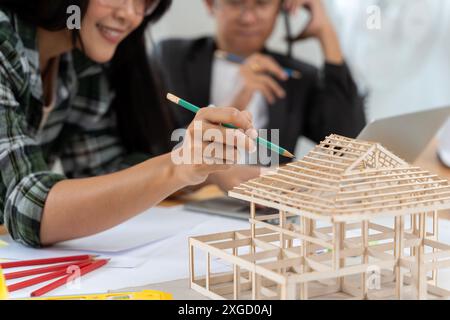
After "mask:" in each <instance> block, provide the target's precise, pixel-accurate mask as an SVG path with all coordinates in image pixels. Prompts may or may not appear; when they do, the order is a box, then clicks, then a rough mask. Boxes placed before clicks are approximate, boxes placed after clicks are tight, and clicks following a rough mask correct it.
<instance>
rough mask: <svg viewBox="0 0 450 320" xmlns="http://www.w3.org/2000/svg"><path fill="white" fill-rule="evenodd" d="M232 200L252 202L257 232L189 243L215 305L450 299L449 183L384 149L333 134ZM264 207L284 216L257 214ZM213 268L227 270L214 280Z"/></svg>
mask: <svg viewBox="0 0 450 320" xmlns="http://www.w3.org/2000/svg"><path fill="white" fill-rule="evenodd" d="M229 195H230V196H231V197H234V198H237V199H241V200H245V201H248V202H249V203H250V219H249V222H250V228H249V229H248V230H240V231H231V232H225V233H219V234H211V235H206V236H198V237H192V238H190V239H189V249H190V285H191V288H192V289H194V290H196V291H198V292H200V293H202V294H204V295H206V296H208V297H210V298H213V299H313V298H315V299H328V298H339V299H341V298H344V299H346V298H349V299H390V298H396V299H408V298H413V299H428V298H448V297H450V291H448V290H446V289H444V288H440V287H438V286H437V271H438V269H441V268H446V267H450V245H448V244H444V243H441V242H439V240H438V222H439V219H438V211H440V210H446V209H450V185H449V183H448V181H446V180H443V179H440V178H439V177H438V176H436V175H435V174H432V173H430V172H428V171H426V170H422V169H421V168H418V167H415V166H412V165H410V164H408V163H406V162H405V161H404V160H402V159H400V158H399V157H397V156H396V155H394V154H393V153H392V152H390V151H388V150H386V149H385V148H384V147H383V146H381V145H380V144H377V143H372V142H365V141H359V140H354V139H349V138H345V137H342V136H338V135H331V136H329V137H327V138H325V139H324V141H323V142H321V143H320V144H319V145H317V146H316V147H315V148H314V149H313V150H312V151H311V152H310V153H309V154H308V155H307V156H305V157H304V158H303V159H302V160H300V161H297V162H295V163H291V164H288V165H287V166H284V167H281V168H279V169H277V171H276V173H273V174H268V175H264V176H261V177H259V178H257V179H254V180H250V181H248V182H246V183H244V184H242V185H240V186H239V187H237V188H235V189H234V190H232V191H231V192H230V193H229ZM256 205H263V206H266V207H270V208H274V209H276V210H277V211H276V212H278V213H277V214H274V215H267V216H256V215H255V206H256ZM274 219H275V220H276V221H277V223H276V224H274V223H273V221H274ZM378 220H383V223H379V222H377V221H378ZM200 253H201V254H203V255H205V266H206V274H205V275H201V276H200V275H197V274H196V269H197V267H198V266H196V265H195V263H194V261H195V259H194V258H195V257H196V256H197V254H200ZM212 261H214V262H216V261H219V262H221V263H223V264H224V265H225V266H226V269H227V271H226V272H220V273H213V272H212V271H211V263H212Z"/></svg>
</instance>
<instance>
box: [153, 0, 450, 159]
mask: <svg viewBox="0 0 450 320" xmlns="http://www.w3.org/2000/svg"><path fill="white" fill-rule="evenodd" d="M323 2H324V4H325V5H326V7H327V9H328V14H329V16H330V17H331V18H332V20H333V22H334V25H335V27H336V30H337V32H338V34H339V37H340V40H341V45H342V47H343V51H344V54H345V56H346V60H347V63H348V64H349V66H350V68H351V70H352V72H353V74H354V76H355V78H356V80H357V84H358V87H359V89H360V92H361V93H362V94H364V95H366V96H367V98H366V99H367V101H366V112H367V116H368V120H369V121H370V120H374V119H379V118H383V117H387V116H392V115H396V114H401V113H406V112H412V111H417V110H423V109H429V108H434V107H439V106H444V105H448V104H450V86H449V83H450V59H449V58H450V32H449V31H450V1H448V0H323ZM373 6H376V7H373ZM377 8H379V13H380V21H379V22H380V24H379V26H378V27H379V28H378V27H375V28H374V27H373V26H372V25H371V26H372V27H370V28H369V27H368V22H369V24H370V21H372V20H371V19H373V18H374V17H375V16H376V15H377V12H376V10H377ZM307 19H308V17H307V15H306V13H305V12H301V13H299V14H298V15H297V16H293V17H291V22H292V25H293V30H295V31H299V30H301V28H302V27H303V26H304V24H305V22H306V21H307ZM284 30H285V29H284V24H283V19H282V18H281V16H280V19H279V21H278V26H277V29H276V32H275V33H274V35H273V36H272V39H271V41H270V48H271V49H274V50H276V51H279V52H286V48H287V46H286V43H285V42H284V40H283V39H284V36H285V31H284ZM213 31H214V24H213V20H212V19H211V17H210V15H209V13H208V12H207V10H206V7H205V5H204V3H203V0H188V1H187V0H173V7H172V9H171V10H170V12H169V14H168V15H167V16H166V17H165V18H164V19H163V20H162V21H160V22H159V23H158V24H157V25H156V26H155V27H154V28H153V29H152V30H151V36H152V37H153V39H154V40H155V41H159V40H161V39H164V38H167V37H194V36H199V35H205V34H211V33H212V32H213ZM149 36H150V35H149ZM293 52H294V56H295V57H296V58H299V59H302V60H305V61H307V62H309V63H312V64H314V65H316V66H318V67H320V66H321V64H322V63H323V57H322V53H321V50H320V47H319V44H318V43H317V41H316V40H306V41H304V42H300V43H298V44H295V46H294V51H293ZM302 149H303V151H305V149H307V148H302Z"/></svg>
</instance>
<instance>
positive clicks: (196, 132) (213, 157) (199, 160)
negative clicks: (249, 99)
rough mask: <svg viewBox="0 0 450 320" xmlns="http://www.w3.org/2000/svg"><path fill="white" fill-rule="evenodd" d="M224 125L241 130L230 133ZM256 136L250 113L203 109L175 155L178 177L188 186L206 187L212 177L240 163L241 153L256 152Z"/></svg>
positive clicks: (231, 130)
mask: <svg viewBox="0 0 450 320" xmlns="http://www.w3.org/2000/svg"><path fill="white" fill-rule="evenodd" d="M221 123H224V124H225V123H226V124H231V125H234V126H235V127H237V128H240V129H229V128H225V127H223V126H221V125H220V124H221ZM256 137H257V132H256V130H255V129H254V128H253V125H252V118H251V115H250V113H249V112H247V111H238V110H236V109H235V108H225V107H208V108H202V109H201V110H200V111H199V112H198V113H197V115H196V116H195V118H194V120H193V121H192V123H191V124H190V125H189V127H188V129H187V131H186V135H185V137H184V141H183V145H182V147H181V148H179V149H175V150H174V151H172V154H171V158H172V162H173V163H174V164H175V171H176V172H175V175H176V176H178V177H179V178H180V179H181V180H182V181H184V183H185V185H186V186H188V185H196V184H200V183H203V182H204V181H205V180H206V178H207V177H208V175H209V174H211V173H214V172H218V171H223V170H227V169H229V168H230V166H231V165H232V164H235V163H236V162H237V160H238V156H239V150H242V151H243V150H245V151H247V152H254V151H256V144H255V141H253V139H256Z"/></svg>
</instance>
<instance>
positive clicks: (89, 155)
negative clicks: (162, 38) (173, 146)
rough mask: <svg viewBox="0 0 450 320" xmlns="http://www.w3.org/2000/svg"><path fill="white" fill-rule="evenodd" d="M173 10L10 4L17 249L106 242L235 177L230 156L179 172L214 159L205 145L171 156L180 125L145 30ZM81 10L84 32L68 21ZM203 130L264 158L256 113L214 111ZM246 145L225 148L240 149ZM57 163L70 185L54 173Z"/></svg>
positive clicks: (9, 144) (1, 73) (6, 27)
mask: <svg viewBox="0 0 450 320" xmlns="http://www.w3.org/2000/svg"><path fill="white" fill-rule="evenodd" d="M170 2H171V1H170V0H160V1H158V0H77V1H76V0H33V1H30V0H0V168H1V176H0V224H4V225H5V226H6V227H7V229H8V230H9V232H10V234H11V236H12V237H13V238H14V239H15V240H17V241H20V242H22V243H24V244H26V245H28V246H32V247H42V246H47V245H51V244H54V243H57V242H60V241H65V240H70V239H74V238H79V237H84V236H89V235H92V234H95V233H98V232H101V231H104V230H106V229H109V228H111V227H113V226H115V225H117V224H120V223H122V222H124V221H126V220H127V219H130V218H131V217H133V216H134V215H136V214H138V213H139V212H142V211H144V210H145V209H147V208H149V207H151V206H153V205H156V204H157V203H159V202H160V201H161V200H163V199H164V198H166V197H167V196H169V195H171V194H172V193H174V192H175V191H177V190H180V189H182V188H185V187H187V186H191V185H196V184H199V183H202V182H204V181H205V180H206V179H207V178H208V176H209V175H210V174H211V173H213V172H216V171H221V170H225V169H227V168H229V165H227V164H222V163H224V162H223V160H224V156H219V159H218V160H219V162H218V163H215V164H209V165H208V164H206V163H205V161H202V162H201V164H196V165H189V164H181V165H175V163H174V162H173V161H172V157H171V155H173V153H174V152H177V154H178V153H180V152H181V154H183V155H187V154H190V155H192V156H194V155H197V156H198V155H199V156H200V157H201V158H202V159H203V153H198V152H199V150H198V149H197V148H196V147H197V146H198V144H200V146H202V145H205V144H206V143H207V142H206V141H203V137H204V135H203V134H200V135H198V134H197V135H194V134H191V135H186V139H184V142H183V145H182V146H181V147H180V149H178V150H177V151H173V152H172V153H166V154H163V152H167V151H168V150H170V149H169V147H170V145H169V142H170V134H171V129H172V128H171V127H170V115H169V114H167V112H166V111H165V110H167V109H166V108H164V107H163V106H164V105H163V103H162V99H161V98H160V95H161V90H159V89H158V87H157V82H155V80H154V78H153V77H152V73H151V72H150V70H151V68H150V65H149V62H148V61H147V55H146V51H145V41H144V31H145V30H146V27H147V26H148V24H149V23H151V22H154V21H156V19H158V18H159V17H160V16H162V14H163V13H164V12H165V11H166V10H167V8H168V7H169V6H170ZM73 5H75V6H73ZM78 11H79V12H80V13H81V15H80V16H81V28H80V29H78V28H75V29H73V28H68V27H69V26H70V25H71V24H68V22H70V19H71V18H73V17H71V16H70V13H69V14H68V13H67V12H72V13H75V14H76V13H77V12H78ZM75 18H76V16H75ZM74 21H75V22H74ZM74 21H72V22H71V23H75V24H76V19H75V20H74ZM146 66H148V67H146ZM194 120H196V121H198V123H200V124H202V128H203V130H204V129H211V128H212V129H216V130H221V131H223V130H225V129H224V128H223V127H221V126H219V125H217V124H219V123H232V124H234V125H236V126H237V127H239V128H243V129H244V130H246V132H247V135H245V134H243V133H242V131H239V130H234V134H235V135H238V136H239V135H240V136H241V137H243V139H244V140H245V142H244V143H245V147H246V148H247V149H254V144H253V141H252V139H250V138H249V136H251V137H252V138H254V137H255V135H256V132H255V130H254V129H253V127H252V123H251V118H250V116H249V114H248V113H246V112H239V111H237V110H235V109H232V108H214V109H211V108H205V109H204V110H202V111H201V112H200V113H199V114H197V115H196V117H195V119H194ZM193 130H194V125H193V124H191V125H190V126H189V128H188V133H193ZM203 130H202V131H201V132H200V133H203ZM234 140H236V141H234ZM234 140H233V141H231V142H230V141H226V142H227V143H229V145H228V146H223V144H224V143H221V141H215V143H217V144H219V145H220V148H222V147H224V148H232V149H233V150H234V148H236V147H237V146H238V142H239V140H240V139H234ZM195 142H197V143H195ZM241 144H242V142H241ZM149 154H151V155H159V154H162V155H160V156H157V157H155V158H152V159H150V160H148V157H149V156H148V155H149ZM145 155H147V156H145ZM57 158H58V159H60V160H61V162H62V165H63V169H64V175H61V174H56V173H54V172H52V171H51V167H52V165H53V162H54V161H55V159H57ZM225 160H230V159H225ZM232 160H235V159H232ZM136 163H139V164H136ZM226 163H229V162H226Z"/></svg>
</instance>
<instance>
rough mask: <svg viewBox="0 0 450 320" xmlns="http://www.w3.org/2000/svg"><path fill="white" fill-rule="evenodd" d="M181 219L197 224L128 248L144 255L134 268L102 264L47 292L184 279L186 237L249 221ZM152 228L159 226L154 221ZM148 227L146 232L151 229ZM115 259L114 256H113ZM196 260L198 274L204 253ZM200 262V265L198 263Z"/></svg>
mask: <svg viewBox="0 0 450 320" xmlns="http://www.w3.org/2000/svg"><path fill="white" fill-rule="evenodd" d="M179 211H180V212H182V213H183V214H184V215H185V216H184V219H183V220H184V221H186V222H187V221H189V220H190V221H197V224H196V226H194V227H192V228H191V227H190V224H189V223H187V224H185V227H184V228H182V229H179V232H178V234H177V235H175V236H172V237H171V238H169V239H165V240H162V241H158V242H155V243H152V244H150V245H147V246H144V247H141V248H137V249H134V250H130V251H128V252H126V254H125V255H124V256H126V257H133V258H135V259H143V260H144V261H145V262H144V263H143V264H141V265H139V266H137V267H135V268H129V269H125V268H105V269H100V270H97V271H95V272H93V273H92V274H88V275H86V276H83V277H82V278H81V282H80V286H79V287H77V286H64V287H61V288H59V289H56V290H54V291H52V292H51V293H49V295H58V296H59V295H77V294H90V293H101V292H108V291H110V290H119V289H122V288H125V287H135V286H142V285H146V284H149V283H157V282H162V281H170V280H174V279H183V278H187V277H188V276H189V254H188V238H189V237H190V236H194V235H204V234H209V233H216V232H223V231H230V230H239V229H247V228H249V224H248V223H247V222H245V221H241V220H233V219H228V218H222V217H213V216H209V215H205V214H197V213H192V212H187V211H183V210H181V209H180V208H179ZM153 228H158V226H157V225H154V226H153ZM153 228H149V232H151V231H152V230H153ZM113 260H114V258H113ZM196 261H197V264H198V265H199V267H198V268H197V271H198V272H199V274H202V273H204V272H205V271H204V266H203V265H204V263H203V262H204V256H203V255H200V254H197V255H196ZM200 266H201V267H200ZM225 268H226V267H225V266H224V265H223V264H221V263H215V262H214V261H213V262H212V266H211V269H212V270H213V271H214V272H221V271H224V270H225ZM45 284H46V283H44V284H41V285H37V286H34V287H30V288H26V289H23V290H20V291H17V292H14V293H11V294H10V296H11V298H25V297H28V296H29V295H30V293H31V292H32V291H33V290H35V289H37V288H40V287H42V286H43V285H45Z"/></svg>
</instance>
